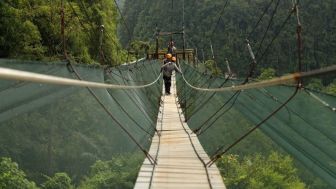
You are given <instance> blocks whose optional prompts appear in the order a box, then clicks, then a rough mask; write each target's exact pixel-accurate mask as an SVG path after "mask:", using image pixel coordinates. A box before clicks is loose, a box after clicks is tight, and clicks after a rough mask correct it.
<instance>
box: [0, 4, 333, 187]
mask: <svg viewBox="0 0 336 189" xmlns="http://www.w3.org/2000/svg"><path fill="white" fill-rule="evenodd" d="M272 2H273V1H272ZM278 3H279V1H278ZM277 5H278V4H277ZM277 5H276V6H277ZM226 6H227V3H226V4H225V7H226ZM225 7H224V8H223V11H224V9H225ZM268 8H269V7H268ZM268 8H267V9H268ZM183 9H184V8H183ZM267 9H265V11H264V12H263V13H262V15H261V17H260V18H259V20H258V21H257V24H256V25H255V26H254V29H252V31H251V33H253V32H254V30H255V28H256V27H258V24H259V23H260V20H261V19H262V18H263V16H264V15H265V12H266V11H267ZM118 10H119V12H120V13H121V11H120V9H119V7H118ZM183 11H184V10H183ZM275 12H276V9H275V10H274V12H273V13H272V18H271V20H270V22H269V25H268V28H267V31H268V29H269V27H270V25H271V23H272V19H273V16H274V14H275ZM295 13H296V20H297V44H298V47H297V48H298V64H299V65H298V67H299V69H298V71H297V72H295V73H292V74H288V75H285V76H282V77H278V78H273V79H269V80H264V81H251V78H252V76H253V72H254V70H255V67H256V65H257V63H258V62H259V61H260V60H262V59H263V58H264V56H265V55H266V54H267V52H268V51H269V49H270V47H271V46H272V44H273V42H274V40H275V39H276V38H277V37H278V36H279V34H280V32H281V30H282V29H283V28H284V26H285V25H286V24H287V22H288V20H289V18H290V17H291V16H292V15H294V14H295ZM62 14H64V12H62ZM183 14H184V13H183ZM63 16H64V15H63ZM221 16H222V13H221V14H220V17H219V19H218V21H217V23H216V25H215V27H214V28H213V30H212V34H211V35H213V33H214V32H215V30H216V28H217V27H218V25H219V20H220V19H221ZM183 23H184V16H183ZM62 26H63V27H64V20H62ZM63 27H62V30H63V32H62V33H63V35H64V28H63ZM267 31H266V32H265V35H264V36H263V39H262V40H261V43H260V46H259V48H258V51H257V53H256V54H255V53H254V50H253V47H252V46H251V44H250V42H249V40H246V49H247V53H248V54H249V56H250V59H251V62H252V63H251V64H250V65H249V66H250V67H249V69H248V73H247V75H246V77H245V78H239V79H233V78H232V77H231V74H228V76H227V77H225V78H223V77H221V76H213V75H207V74H206V73H202V72H200V71H199V70H198V68H197V67H195V65H194V64H192V63H191V62H190V61H191V60H190V59H189V55H187V56H188V57H187V58H186V51H188V50H186V49H185V48H184V46H185V43H186V41H185V40H186V39H185V31H184V26H183V30H182V32H175V33H174V32H168V35H173V34H178V35H182V36H183V37H182V38H183V39H182V40H183V49H182V50H181V51H180V54H179V56H178V57H179V58H180V62H179V64H180V67H181V69H182V74H178V73H176V75H174V76H173V85H172V94H171V95H166V94H164V92H163V86H162V79H161V77H162V75H161V73H160V66H161V64H162V63H161V60H159V58H160V57H159V55H160V53H159V47H158V41H159V37H160V36H162V35H167V33H165V32H159V31H157V33H156V41H157V46H156V51H155V52H154V53H152V54H151V55H150V56H147V59H141V60H140V61H135V62H132V63H125V64H123V65H120V66H116V67H102V66H83V65H78V64H76V63H74V62H73V61H72V60H70V59H69V58H68V56H67V53H66V50H65V42H64V41H63V44H64V57H65V58H66V60H65V61H60V62H54V63H53V64H48V63H45V62H34V61H24V60H8V59H0V97H1V99H6V101H2V102H1V105H2V106H1V107H0V110H1V111H0V126H1V127H0V128H2V129H4V132H3V133H6V132H7V130H6V128H7V127H10V126H17V125H30V123H27V120H30V121H31V122H33V123H31V125H38V126H41V125H42V124H41V123H43V122H47V123H49V124H50V125H55V128H54V129H50V131H49V132H50V136H53V132H55V130H58V129H59V130H61V131H62V130H65V131H69V133H67V134H64V133H62V132H61V131H59V132H60V133H62V134H64V135H65V136H63V135H62V137H63V138H62V139H64V141H68V138H70V139H78V140H81V141H83V143H85V144H86V145H87V146H89V147H88V148H89V149H85V150H83V151H84V152H85V153H82V154H81V156H80V157H82V156H85V158H88V156H90V155H92V154H103V152H100V151H99V150H97V144H100V143H104V142H105V143H106V141H108V143H109V145H111V146H108V147H105V148H111V149H113V150H115V151H113V150H111V152H110V154H114V153H120V152H123V151H128V152H129V151H139V152H141V153H143V155H144V161H143V162H142V165H141V166H140V169H139V171H138V173H137V179H136V181H135V186H134V188H139V189H142V188H226V187H225V182H224V181H225V178H224V179H223V178H222V176H221V174H220V172H221V170H219V169H218V167H217V165H216V162H217V161H218V160H219V159H220V158H221V157H223V156H224V155H225V154H226V153H227V152H229V151H230V150H232V149H233V148H235V147H237V146H239V144H240V143H242V141H244V140H245V139H246V138H247V137H248V136H251V135H252V134H253V133H254V132H255V131H256V130H257V129H261V130H262V131H263V133H264V134H266V135H267V136H268V137H269V138H271V139H272V141H274V142H275V143H276V144H277V145H279V146H281V147H282V148H283V149H284V150H286V151H287V152H288V153H289V154H291V155H292V156H293V157H295V158H296V159H297V160H298V161H299V162H301V163H302V164H303V165H305V166H307V167H308V168H309V169H310V170H311V171H312V172H314V173H316V174H317V175H318V176H320V177H321V178H322V179H323V180H325V181H326V182H327V183H329V184H330V185H331V186H335V185H336V166H335V164H336V162H335V159H336V154H335V146H336V141H335V138H336V134H335V132H334V129H335V123H336V118H335V117H336V116H335V112H336V108H335V107H336V97H335V96H332V95H327V94H324V93H321V92H317V91H313V90H310V89H306V88H305V87H304V86H302V81H303V80H305V79H308V78H314V77H321V76H325V75H328V74H333V73H335V72H336V66H329V67H325V68H322V69H316V70H311V71H306V72H303V71H302V69H301V67H302V49H303V47H302V39H301V38H302V37H301V23H300V19H299V11H298V4H297V3H296V4H295V5H294V6H293V9H292V10H291V11H290V13H289V15H288V16H287V17H286V19H285V20H284V21H283V23H282V25H281V27H280V29H279V32H278V33H276V34H275V35H274V37H273V38H272V40H271V41H270V42H269V43H268V44H267V45H266V48H265V50H264V51H261V50H260V47H261V46H262V45H263V43H264V39H265V36H266V33H267ZM251 33H250V35H251ZM250 35H248V37H247V38H249V36H250ZM130 38H132V36H131V37H130ZM209 38H211V36H210V37H209ZM63 40H64V36H63ZM211 49H212V44H211ZM188 53H190V54H192V51H190V52H189V51H188ZM161 54H162V53H161ZM213 56H214V55H213ZM149 58H150V59H149ZM193 58H194V57H193ZM101 59H102V61H106V60H104V54H103V51H102V50H101ZM196 61H197V60H196ZM227 64H228V63H227ZM228 67H229V66H228ZM89 99H90V100H89ZM79 104H80V105H79ZM77 106H79V109H80V110H81V112H84V114H85V116H83V115H82V114H81V113H79V111H78V109H76V107H77ZM87 107H94V109H95V110H96V111H97V112H91V111H90V110H88V108H87ZM303 110H304V111H303ZM233 111H235V112H233ZM236 112H239V115H241V117H243V118H244V119H246V120H248V121H249V122H250V123H252V124H251V125H252V126H250V127H248V128H239V125H236V124H237V120H235V118H237V117H235V116H233V115H234V113H235V114H237V113H236ZM317 112H318V113H319V114H320V115H319V116H318V117H316V113H317ZM56 114H57V115H62V116H60V117H61V118H60V119H59V120H56V118H53V117H52V115H56ZM74 115H77V116H74ZM43 117H46V118H45V119H43ZM74 117H75V118H74ZM54 119H55V120H54ZM67 124H70V125H73V128H72V129H73V130H67V129H69V128H66V127H65V126H64V125H67ZM56 125H57V126H56ZM84 125H86V126H84ZM227 125H234V126H235V127H237V128H236V130H239V132H237V133H236V134H235V135H234V136H233V137H231V136H228V134H227V133H225V130H224V129H225V127H226V126H227ZM93 126H100V128H102V130H101V131H97V130H96V131H97V132H101V133H102V134H105V135H106V138H104V139H100V140H101V141H99V142H97V144H95V142H93V140H92V138H93V137H92V136H91V134H92V132H91V131H92V130H95V129H96V128H94V127H93ZM77 127H78V128H80V129H78V128H77ZM108 128H109V129H108ZM111 128H112V129H111ZM29 129H31V130H34V131H36V130H38V129H39V128H38V127H37V128H29ZM79 130H80V131H79ZM81 130H84V131H81ZM98 130H99V129H98ZM8 133H9V132H8ZM214 136H216V137H214ZM91 137H92V138H91ZM229 137H231V138H234V139H233V140H230V141H229V140H228V139H227V138H229ZM70 139H69V141H70ZM6 140H8V141H12V140H14V139H12V138H10V136H9V137H7V138H4V139H3V141H6ZM204 140H206V141H209V143H211V142H214V143H215V144H214V145H213V146H215V147H212V148H211V149H210V148H209V146H208V145H206V144H205V143H204ZM212 140H213V141H212ZM4 143H5V142H4ZM8 143H10V142H8ZM46 143H47V144H48V147H47V150H46V151H47V154H48V166H50V169H52V162H53V161H55V160H54V159H57V158H59V157H54V156H53V155H52V154H53V149H52V148H53V145H56V144H53V141H52V137H50V139H49V141H48V142H46ZM22 145H23V144H22ZM57 145H59V146H63V145H64V144H57ZM135 149H137V150H135ZM8 151H9V152H8V153H9V154H11V153H13V154H14V153H15V152H10V150H8ZM89 152H90V153H89ZM83 154H84V155H83ZM88 154H89V155H88ZM55 156H56V155H55ZM60 156H61V155H60ZM59 159H61V158H59Z"/></svg>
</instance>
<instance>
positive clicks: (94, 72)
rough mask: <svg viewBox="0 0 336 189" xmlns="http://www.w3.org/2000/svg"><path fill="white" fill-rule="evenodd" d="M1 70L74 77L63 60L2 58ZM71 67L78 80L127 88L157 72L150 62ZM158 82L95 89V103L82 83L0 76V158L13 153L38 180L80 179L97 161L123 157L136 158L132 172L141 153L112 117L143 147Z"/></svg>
mask: <svg viewBox="0 0 336 189" xmlns="http://www.w3.org/2000/svg"><path fill="white" fill-rule="evenodd" d="M0 67H6V68H14V69H18V70H23V71H32V72H36V73H42V74H48V75H54V76H61V77H66V78H72V79H77V77H76V75H75V73H74V72H73V70H72V69H71V68H70V67H69V66H67V63H66V62H52V63H45V62H34V61H30V62H29V61H20V60H7V59H1V60H0ZM74 68H75V70H76V71H77V72H78V73H79V75H80V76H81V78H82V79H83V80H88V81H95V82H105V83H111V84H124V85H141V84H147V83H149V82H152V81H154V80H155V79H156V78H157V77H158V75H159V71H160V65H159V64H158V63H157V62H155V61H140V62H137V63H134V64H131V65H122V66H118V67H113V68H105V69H103V68H102V67H100V66H95V65H74ZM161 85H162V82H161V81H159V82H157V83H156V84H154V85H152V86H150V87H147V88H143V89H130V90H123V89H108V90H106V89H92V90H93V93H94V94H95V95H96V96H97V97H98V100H99V101H100V102H101V103H102V104H100V103H99V102H98V101H97V99H95V98H94V97H93V95H92V94H91V93H89V91H88V89H87V88H83V87H72V86H59V85H48V84H39V83H30V82H21V81H20V82H18V81H6V80H0V99H1V106H0V157H11V158H12V159H13V160H15V161H16V162H18V163H19V165H20V167H22V168H23V169H24V170H25V171H27V172H28V175H29V177H31V178H33V179H35V180H36V181H39V180H40V181H42V180H43V179H44V176H43V175H52V174H53V173H55V172H67V173H68V174H69V175H70V176H71V177H72V178H74V181H75V182H78V181H79V180H80V179H81V178H83V176H84V175H85V174H87V173H88V172H89V170H90V166H91V165H92V164H93V163H95V162H96V161H97V160H110V159H111V157H112V156H115V155H119V156H123V159H124V160H125V161H126V162H127V160H128V159H130V160H131V159H132V158H133V157H134V156H139V157H140V158H138V159H137V161H136V162H132V163H133V164H132V165H134V168H133V169H134V171H135V173H136V172H137V170H138V169H139V168H140V166H141V164H142V162H143V160H144V158H145V156H144V154H143V152H142V151H141V150H139V148H138V146H137V145H136V144H135V143H134V141H132V140H130V137H129V136H128V135H127V134H126V133H125V132H124V131H123V130H122V129H121V128H120V125H118V123H117V122H120V123H121V125H122V127H124V128H125V129H126V130H127V131H128V132H129V133H130V134H131V135H132V136H133V137H134V138H135V140H136V141H137V142H138V143H139V144H140V145H141V146H142V147H143V148H144V149H146V150H148V149H149V146H150V143H151V138H152V135H153V134H154V128H155V125H156V118H157V113H158V109H159V103H160V96H161ZM103 106H104V107H105V108H106V109H104V107H103ZM108 112H111V113H112V115H113V117H114V119H115V120H114V119H112V117H111V116H110V115H109V114H108ZM116 121H117V122H116ZM116 169H117V168H116ZM116 171H118V170H116ZM134 179H135V178H134ZM133 182H135V180H133Z"/></svg>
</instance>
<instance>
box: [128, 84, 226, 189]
mask: <svg viewBox="0 0 336 189" xmlns="http://www.w3.org/2000/svg"><path fill="white" fill-rule="evenodd" d="M171 93H172V94H171V95H169V96H163V97H162V100H163V105H162V106H161V110H160V113H159V115H158V118H162V119H158V120H159V121H158V122H157V129H158V130H159V131H160V133H161V135H160V137H159V136H158V135H157V134H156V135H155V136H154V137H153V140H152V145H151V148H150V151H149V153H150V154H151V156H153V157H157V165H155V166H154V165H151V164H150V163H149V161H148V160H147V159H146V160H145V161H144V163H143V165H142V167H141V169H140V172H139V175H138V178H137V181H136V184H135V187H134V188H136V189H144V188H146V189H147V188H154V189H155V188H160V189H161V188H167V189H170V188H174V189H175V188H193V189H194V188H195V189H196V188H210V186H211V187H212V188H221V189H225V185H224V183H223V179H222V177H221V175H220V173H219V170H218V168H217V167H216V165H215V164H214V165H213V166H211V167H210V168H205V167H204V164H203V163H202V161H203V162H208V161H209V157H208V155H207V154H206V153H205V151H204V149H203V147H202V145H201V144H200V142H199V140H198V138H197V136H196V135H194V134H191V133H192V132H191V130H190V128H189V127H188V125H187V124H186V123H184V122H181V120H184V117H183V114H182V112H181V109H179V108H178V107H177V105H176V84H175V80H174V79H173V81H172V90H171ZM188 134H189V135H188ZM206 169H207V170H206ZM207 172H208V175H207ZM209 180H210V183H209Z"/></svg>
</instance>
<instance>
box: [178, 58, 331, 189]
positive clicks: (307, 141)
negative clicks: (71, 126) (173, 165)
mask: <svg viewBox="0 0 336 189" xmlns="http://www.w3.org/2000/svg"><path fill="white" fill-rule="evenodd" d="M181 67H182V70H183V72H184V76H185V78H186V79H187V81H188V82H190V83H191V84H192V85H194V86H197V87H203V88H208V87H210V88H216V87H222V86H231V85H232V84H239V83H241V81H232V80H227V81H226V79H225V78H220V77H213V76H209V75H206V74H204V73H202V72H199V71H198V70H197V69H195V68H193V67H191V66H190V65H188V64H185V63H182V64H181ZM177 77H178V78H177V87H178V91H179V93H178V96H179V99H180V103H181V106H182V107H183V111H184V113H185V114H186V117H187V122H188V124H189V127H191V128H192V129H193V130H194V131H195V132H198V133H199V135H198V137H199V139H200V141H201V143H202V145H203V147H204V148H205V150H206V151H207V152H208V154H209V155H210V156H211V155H213V154H215V152H216V151H217V150H218V149H220V147H223V148H222V150H220V151H223V150H224V149H226V148H227V147H229V145H231V144H232V143H233V142H235V141H236V140H237V139H238V138H239V137H241V136H242V135H243V134H245V133H246V132H247V131H248V130H249V129H251V128H252V127H254V126H255V125H256V124H258V123H259V122H261V121H262V120H263V119H264V118H266V117H267V116H268V115H269V114H270V113H271V112H273V111H274V110H275V109H276V108H278V107H279V106H280V105H281V104H282V103H284V102H285V101H286V100H287V99H288V98H289V96H291V95H292V94H293V93H294V91H295V89H296V88H295V87H292V86H284V85H281V86H274V87H267V88H261V89H251V90H244V91H241V92H218V93H212V92H202V91H197V90H194V89H191V88H190V87H189V86H187V85H186V84H185V82H184V81H183V79H182V77H181V76H180V75H178V76H177ZM311 94H314V95H316V96H317V97H318V99H319V100H318V99H317V98H314V97H313V96H312V95H311ZM321 100H322V101H324V102H326V103H327V104H329V105H330V106H331V107H335V103H336V97H335V96H332V95H327V94H323V93H318V92H314V91H309V90H303V89H302V90H300V91H299V92H298V94H297V95H296V96H295V97H294V99H293V100H291V101H290V102H289V103H288V104H287V105H286V106H285V107H284V108H283V109H281V110H280V111H279V112H278V113H276V114H275V115H274V116H273V117H271V118H270V119H269V120H268V121H267V122H266V123H264V124H263V125H262V126H261V127H260V130H261V131H262V132H260V131H259V130H257V131H256V132H254V133H252V134H251V135H250V136H248V137H247V138H246V140H243V141H242V142H241V143H239V144H238V145H237V146H235V147H234V148H232V149H231V150H230V151H229V152H228V153H237V154H248V153H253V152H263V151H267V150H269V149H278V150H282V149H283V150H285V151H286V152H287V153H289V154H291V155H292V156H293V157H295V158H296V159H297V160H298V161H299V162H300V163H302V164H303V165H305V167H306V168H308V169H309V170H310V171H312V172H313V173H315V174H316V175H318V176H319V177H321V178H322V179H323V180H324V181H326V182H327V183H329V185H330V186H335V185H336V161H335V159H336V143H335V142H336V140H335V138H336V132H335V126H336V124H335V123H336V116H335V113H336V112H335V111H333V110H332V109H331V108H330V107H327V106H326V105H325V104H324V103H322V102H321ZM272 141H273V142H272ZM279 147H281V149H279Z"/></svg>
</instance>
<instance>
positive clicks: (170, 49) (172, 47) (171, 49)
mask: <svg viewBox="0 0 336 189" xmlns="http://www.w3.org/2000/svg"><path fill="white" fill-rule="evenodd" d="M167 52H168V53H169V54H172V55H173V56H175V55H176V54H175V52H176V47H175V43H174V41H170V42H169V43H168V50H167Z"/></svg>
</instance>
